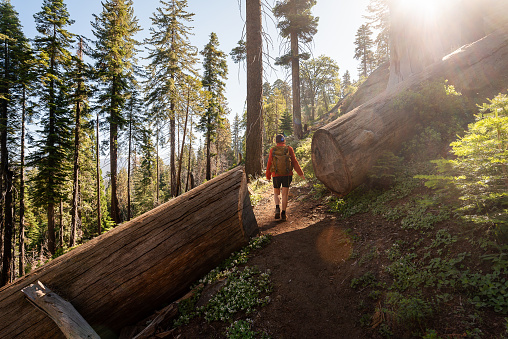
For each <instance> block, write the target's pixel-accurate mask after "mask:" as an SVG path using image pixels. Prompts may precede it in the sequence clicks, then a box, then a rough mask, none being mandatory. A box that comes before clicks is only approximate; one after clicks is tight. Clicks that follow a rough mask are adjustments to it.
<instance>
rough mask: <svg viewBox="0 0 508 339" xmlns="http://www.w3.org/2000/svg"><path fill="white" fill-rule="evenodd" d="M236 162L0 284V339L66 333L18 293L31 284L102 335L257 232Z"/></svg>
mask: <svg viewBox="0 0 508 339" xmlns="http://www.w3.org/2000/svg"><path fill="white" fill-rule="evenodd" d="M257 230H258V229H257V223H256V219H255V217H254V214H253V211H252V206H251V203H250V198H249V194H248V188H247V180H246V176H245V173H244V170H243V168H241V167H238V168H236V169H233V170H231V171H229V172H227V173H224V174H222V175H220V176H218V177H216V178H214V179H212V180H210V181H209V182H207V183H205V184H203V185H201V186H198V187H197V188H195V189H193V190H191V191H189V192H188V193H186V194H184V195H182V196H180V197H177V198H175V199H172V200H171V201H169V202H167V203H165V204H163V205H161V206H159V207H157V208H155V209H153V210H152V211H149V212H147V213H145V214H143V215H141V216H139V217H137V218H135V219H133V220H131V221H129V222H126V223H124V224H122V225H119V226H118V227H116V228H115V229H113V230H111V231H109V232H107V233H105V234H103V235H101V236H100V237H97V238H95V239H93V240H90V241H89V242H87V243H85V244H83V245H81V246H79V247H77V248H75V249H73V250H72V251H70V252H68V253H66V254H64V255H62V256H60V257H58V258H56V259H54V260H52V261H51V262H49V263H48V264H46V265H44V266H42V267H40V268H39V269H37V270H35V271H34V272H32V273H31V274H29V275H27V276H25V277H23V278H21V279H19V280H17V281H15V282H13V283H12V284H10V285H7V286H4V287H2V288H1V289H0V309H1V310H2V311H1V317H0V338H64V336H63V334H62V332H61V331H60V330H59V328H58V327H57V326H56V325H55V323H54V322H53V321H52V320H51V319H50V318H49V317H47V316H46V315H44V314H42V313H41V312H40V311H38V310H36V309H35V308H34V307H33V306H32V305H31V304H30V303H29V302H28V301H27V300H26V299H25V298H24V295H23V293H22V292H21V290H22V289H23V288H25V287H27V286H29V285H30V284H34V283H35V282H36V281H38V280H40V281H44V283H45V284H46V285H47V286H48V287H49V288H51V289H52V290H53V291H55V292H56V293H58V294H59V295H60V296H61V297H62V298H64V299H65V300H67V301H69V302H70V303H71V304H72V305H73V306H74V308H75V309H76V310H77V311H78V312H79V313H80V314H81V315H82V316H83V318H85V319H86V320H87V321H88V323H89V324H90V325H91V326H92V328H93V329H94V330H95V331H96V332H97V334H98V335H99V336H100V337H101V338H116V337H117V336H118V333H119V332H120V330H121V328H123V327H125V326H127V325H131V324H134V323H136V322H137V321H139V320H142V319H145V318H146V317H147V316H149V315H150V314H152V312H153V311H154V310H155V309H161V308H162V307H164V306H165V305H167V304H169V303H171V302H172V301H174V300H176V299H178V298H179V297H180V296H182V295H183V294H185V292H187V291H188V288H189V286H190V285H191V284H192V283H193V282H195V281H196V280H197V279H199V278H200V277H202V276H203V275H204V274H206V273H207V272H209V271H210V270H211V269H213V268H214V267H216V266H217V265H218V264H219V263H220V262H221V261H223V260H224V259H226V258H227V257H228V256H229V255H230V254H231V253H232V252H234V251H236V250H238V249H240V248H241V247H243V246H244V245H246V244H247V243H248V239H249V238H250V237H251V236H253V235H255V234H256V233H257Z"/></svg>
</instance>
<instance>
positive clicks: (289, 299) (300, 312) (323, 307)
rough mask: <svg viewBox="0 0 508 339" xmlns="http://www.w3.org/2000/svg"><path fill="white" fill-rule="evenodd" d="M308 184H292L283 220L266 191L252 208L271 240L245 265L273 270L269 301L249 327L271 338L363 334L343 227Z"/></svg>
mask: <svg viewBox="0 0 508 339" xmlns="http://www.w3.org/2000/svg"><path fill="white" fill-rule="evenodd" d="M309 191H310V188H309V187H302V188H291V193H290V199H289V206H288V220H287V221H276V220H275V219H274V205H273V198H272V195H271V192H266V193H265V194H264V198H263V199H262V200H261V201H260V203H258V205H257V206H256V207H255V209H254V213H255V215H256V219H257V222H258V226H259V228H260V231H261V233H262V234H271V235H272V236H273V238H272V241H271V243H270V244H269V245H268V246H267V247H266V248H264V249H263V250H261V251H260V252H259V253H258V254H256V256H255V257H254V258H252V259H251V260H250V261H249V265H252V266H258V267H259V268H260V269H262V270H266V269H269V270H270V271H271V272H272V276H271V279H272V282H273V286H274V291H273V293H272V295H271V296H272V301H271V302H270V303H269V304H268V305H267V306H265V307H263V308H262V309H261V310H260V312H259V314H258V315H256V316H255V317H253V319H252V320H253V321H254V323H253V324H254V327H255V328H256V329H257V330H258V331H259V330H263V331H265V332H266V333H268V334H269V335H270V336H271V337H272V338H364V337H365V332H363V334H362V329H361V328H360V327H359V326H358V319H357V315H356V314H357V312H355V311H354V308H355V307H357V305H355V304H354V303H355V301H357V300H358V296H356V295H355V294H356V292H355V291H353V290H352V289H351V288H349V281H350V278H351V274H353V271H354V267H352V264H351V261H347V259H348V258H349V256H350V254H351V251H352V246H351V241H350V239H349V236H348V235H347V234H346V232H345V230H346V228H347V227H344V225H341V223H342V221H340V220H338V219H337V218H336V217H335V216H334V215H333V214H331V213H328V212H327V209H328V208H327V206H323V205H322V204H321V202H320V201H318V200H315V199H312V197H311V196H310V195H309V194H310V193H309Z"/></svg>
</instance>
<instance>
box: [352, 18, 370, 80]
mask: <svg viewBox="0 0 508 339" xmlns="http://www.w3.org/2000/svg"><path fill="white" fill-rule="evenodd" d="M371 35H372V31H371V30H370V28H369V25H367V24H363V25H361V26H360V28H358V30H357V31H356V39H355V45H356V48H355V56H354V58H355V59H358V60H360V65H359V66H358V74H359V75H360V76H361V77H364V78H366V77H367V76H369V74H370V73H371V72H372V70H373V66H374V53H373V52H372V47H373V45H374V41H373V40H372V38H371Z"/></svg>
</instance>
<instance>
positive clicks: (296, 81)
mask: <svg viewBox="0 0 508 339" xmlns="http://www.w3.org/2000/svg"><path fill="white" fill-rule="evenodd" d="M298 53H299V50H298V34H297V33H296V32H293V33H291V83H292V88H293V135H294V136H295V137H296V138H297V139H301V138H302V137H303V133H302V106H301V104H300V57H299V56H298Z"/></svg>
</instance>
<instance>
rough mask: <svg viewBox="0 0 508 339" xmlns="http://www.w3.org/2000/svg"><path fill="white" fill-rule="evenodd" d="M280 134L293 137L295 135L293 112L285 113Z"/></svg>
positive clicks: (281, 121)
mask: <svg viewBox="0 0 508 339" xmlns="http://www.w3.org/2000/svg"><path fill="white" fill-rule="evenodd" d="M279 133H282V134H284V135H291V134H292V133H293V122H292V119H291V112H289V111H288V110H286V111H284V114H283V115H282V118H281V120H280V127H279Z"/></svg>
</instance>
